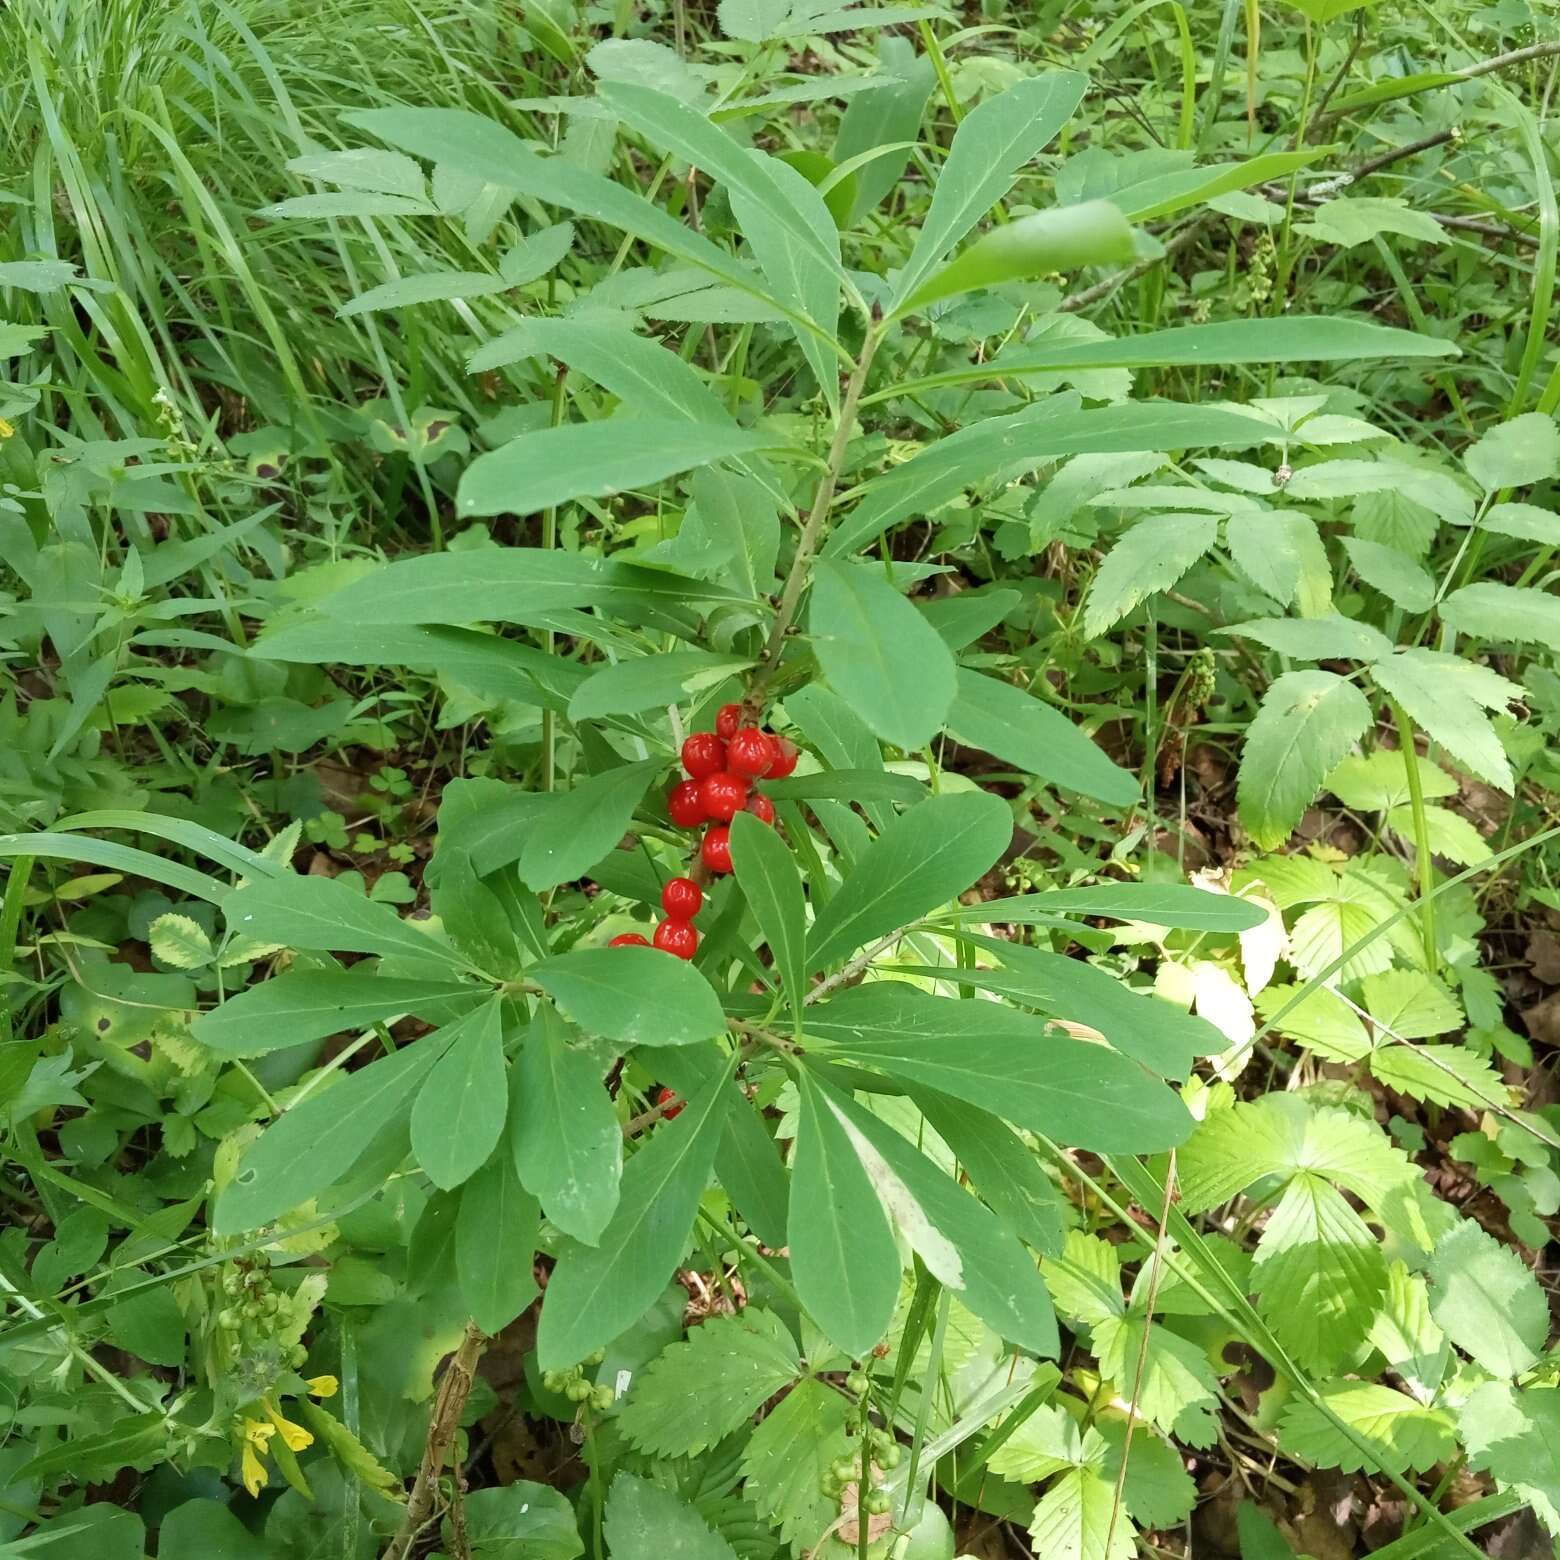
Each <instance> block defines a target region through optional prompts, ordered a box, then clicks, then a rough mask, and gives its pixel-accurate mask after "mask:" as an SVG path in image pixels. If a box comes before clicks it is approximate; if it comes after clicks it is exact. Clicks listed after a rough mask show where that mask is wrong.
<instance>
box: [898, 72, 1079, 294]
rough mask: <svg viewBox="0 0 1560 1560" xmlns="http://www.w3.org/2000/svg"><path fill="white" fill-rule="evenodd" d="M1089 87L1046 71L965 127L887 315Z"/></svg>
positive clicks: (993, 100) (987, 105)
mask: <svg viewBox="0 0 1560 1560" xmlns="http://www.w3.org/2000/svg"><path fill="white" fill-rule="evenodd" d="M1087 85H1088V81H1087V79H1086V78H1085V77H1083V76H1081V75H1078V74H1077V73H1076V72H1074V71H1065V70H1058V71H1047V72H1045V73H1044V74H1043V75H1039V76H1033V77H1031V78H1030V79H1029V80H1028V81H1021V82H1019V83H1018V84H1017V85H1016V86H1012V87H1009V88H1008V90H1007V91H1006V92H1000V93H998V94H997V95H996V96H995V97H989V98H987V99H986V101H985V102H984V103H982V104H981V105H980V106H979V107H978V108H977V109H976V110H975V111H974V112H973V113H972V114H970V115H969V116H968V117H967V118H966V119H965V120H964V122H963V123H962V124H961V125H960V126H959V129H958V133H957V134H956V135H955V136H954V138H953V144H952V146H950V147H949V149H948V158H947V161H946V162H944V163H943V166H942V172H941V174H940V176H939V177H938V180H937V185H936V188H935V189H934V191H933V192H932V205H931V209H930V210H929V211H928V212H927V214H926V218H925V220H924V221H923V222H922V224H921V231H920V232H919V233H918V234H916V240H915V245H914V247H913V248H912V249H911V251H910V258H909V259H908V260H906V261H905V264H904V267H903V268H902V269H901V271H900V273H899V277H898V283H897V286H896V289H895V293H894V301H893V303H892V305H891V306H890V308H889V311H888V312H889V313H890V314H891V315H892V314H896V313H899V312H901V308H902V304H903V300H904V299H906V298H908V297H910V296H911V295H912V294H914V293H915V292H916V291H917V290H918V289H919V288H920V287H921V285H922V283H923V282H925V280H926V278H927V277H928V276H930V275H931V273H932V271H933V269H934V268H935V267H936V265H937V262H938V261H939V260H941V259H942V257H943V256H944V255H945V254H947V253H948V251H949V250H950V249H952V248H953V246H954V245H955V244H957V243H958V242H959V240H960V239H961V238H963V237H964V235H965V234H966V233H968V232H969V230H970V229H971V228H972V227H974V226H975V224H976V223H977V222H979V221H980V220H981V218H982V217H984V216H985V215H986V213H987V212H989V211H990V210H991V208H992V207H993V206H995V205H996V203H997V202H998V201H999V200H1001V199H1002V197H1003V196H1004V195H1006V194H1007V192H1008V190H1009V188H1010V187H1011V186H1012V183H1013V180H1014V179H1015V178H1016V177H1017V175H1018V172H1019V170H1020V169H1021V168H1022V167H1023V166H1024V164H1025V163H1027V162H1028V161H1029V160H1030V158H1032V157H1033V156H1035V154H1036V153H1037V152H1039V151H1040V150H1041V149H1042V148H1043V147H1044V146H1045V144H1046V142H1048V141H1049V140H1050V139H1051V137H1052V136H1054V135H1055V134H1056V132H1057V131H1058V130H1060V129H1061V128H1062V126H1063V125H1064V124H1066V123H1067V121H1068V120H1069V119H1070V118H1071V117H1072V112H1073V110H1074V109H1075V108H1077V106H1078V104H1079V102H1080V101H1081V100H1082V98H1083V93H1084V89H1085V87H1086V86H1087Z"/></svg>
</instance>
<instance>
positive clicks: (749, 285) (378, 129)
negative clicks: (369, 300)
mask: <svg viewBox="0 0 1560 1560" xmlns="http://www.w3.org/2000/svg"><path fill="white" fill-rule="evenodd" d="M346 117H347V119H348V120H349V121H350V122H351V123H353V124H355V125H357V126H358V127H359V128H360V129H363V130H367V131H368V132H369V134H370V135H377V136H378V137H379V138H380V140H382V141H388V142H389V143H390V144H391V145H392V146H398V147H401V148H402V149H403V150H405V151H408V152H411V153H413V154H414V155H416V156H418V157H426V158H428V159H430V160H431V161H434V162H436V163H444V164H447V165H448V166H450V167H452V168H456V169H459V170H460V171H461V172H463V173H467V174H471V175H473V176H475V177H477V178H480V179H482V180H484V181H485V182H486V183H488V184H492V185H495V186H496V187H497V188H499V189H506V190H514V191H515V192H516V193H517V194H521V195H530V196H533V197H534V198H535V199H537V200H540V201H544V202H546V203H547V204H548V205H550V206H557V207H559V208H561V209H562V210H564V211H572V212H574V213H575V214H576V215H577V216H582V217H590V218H592V219H593V220H595V221H597V222H605V223H606V224H607V225H608V226H610V227H616V228H620V229H622V230H623V231H624V232H627V233H633V234H636V235H637V236H639V237H640V238H643V239H645V240H646V241H647V242H649V243H652V244H655V245H656V246H658V247H659V248H661V249H664V250H665V251H666V252H667V254H669V255H676V256H677V258H678V259H680V260H685V261H686V262H687V263H688V264H689V265H694V266H697V267H698V268H699V269H700V270H701V271H707V272H709V273H710V274H711V275H713V276H716V277H719V278H720V280H721V281H723V282H725V283H726V284H727V285H728V286H731V287H735V288H737V289H738V290H739V291H741V292H745V293H748V294H751V295H752V296H753V297H755V298H761V299H763V300H764V301H765V302H766V303H769V304H772V305H774V307H776V308H778V309H781V310H782V312H785V313H787V314H788V315H790V314H791V313H792V311H791V310H789V309H788V308H787V307H786V306H785V305H784V304H783V303H782V302H781V301H780V300H779V299H778V298H776V297H774V296H772V294H771V293H770V291H769V289H767V288H766V287H765V286H764V284H763V282H762V281H761V279H760V278H759V277H758V276H757V275H756V274H755V273H754V272H752V271H750V270H749V269H748V268H747V267H746V266H743V265H741V264H739V263H738V262H737V261H735V260H733V259H732V258H731V256H730V255H728V254H726V252H725V251H724V250H722V249H720V248H719V247H718V246H716V245H715V244H712V243H711V242H710V241H709V240H708V239H707V238H705V237H703V236H702V235H701V234H698V233H695V232H694V231H693V229H692V228H690V227H688V226H686V225H685V224H683V223H681V222H679V221H677V220H676V219H675V218H674V217H671V216H668V215H667V213H666V212H664V211H662V210H661V209H660V208H659V207H657V206H654V205H652V204H651V203H650V202H649V201H647V200H646V199H645V198H644V197H643V196H641V195H638V194H636V193H635V192H634V191H632V190H628V189H625V188H624V187H623V186H622V185H620V184H615V183H614V182H613V181H612V180H611V179H608V178H604V177H603V176H602V175H600V174H597V173H592V172H590V171H589V170H588V169H585V168H582V167H580V166H579V165H578V164H577V163H572V162H568V161H565V160H564V159H562V158H559V157H541V156H538V155H537V153H536V152H534V151H532V150H531V149H530V147H528V146H527V145H526V144H525V143H524V142H523V141H521V140H520V139H519V137H518V136H515V135H514V134H512V133H511V132H510V131H508V130H506V129H505V128H504V127H503V126H502V125H500V124H497V123H495V122H494V121H493V120H491V119H487V118H484V117H483V116H482V115H480V114H473V113H468V112H467V111H465V110H463V109H446V108H384V109H360V110H357V111H356V112H354V113H351V114H348V115H347V116H346ZM807 323H808V324H810V325H812V328H813V329H814V330H817V331H821V330H822V327H821V326H818V325H816V324H813V323H812V322H810V321H809V322H807Z"/></svg>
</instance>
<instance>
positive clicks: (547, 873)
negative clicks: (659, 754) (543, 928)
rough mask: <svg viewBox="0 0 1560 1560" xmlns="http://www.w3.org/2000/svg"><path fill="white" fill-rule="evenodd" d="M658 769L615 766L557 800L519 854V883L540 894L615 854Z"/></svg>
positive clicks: (650, 765)
mask: <svg viewBox="0 0 1560 1560" xmlns="http://www.w3.org/2000/svg"><path fill="white" fill-rule="evenodd" d="M660 768H661V765H660V764H658V763H656V762H655V761H653V760H650V761H647V762H645V763H641V764H621V765H619V766H618V767H617V768H616V769H609V770H607V771H606V772H605V773H604V774H599V775H591V776H590V777H589V778H588V779H585V780H582V781H581V782H580V783H579V784H578V785H576V786H574V787H573V788H572V789H571V790H569V791H567V792H565V793H564V794H563V795H562V796H560V797H557V798H556V799H555V800H554V801H553V803H552V804H551V806H550V807H548V809H547V811H546V812H544V813H543V814H542V816H541V818H540V819H539V820H538V823H537V825H536V827H534V828H533V829H532V830H531V831H530V833H529V834H528V835H527V836H526V841H525V848H524V849H523V850H522V851H521V852H520V877H521V879H522V881H523V882H524V883H525V884H526V885H527V887H529V888H534V889H536V890H537V891H538V892H540V891H541V890H543V889H548V888H556V887H557V886H558V884H560V883H568V882H571V881H572V880H573V879H575V878H577V877H579V875H580V874H581V873H582V872H584V871H585V870H586V868H588V867H593V866H594V865H595V864H596V863H597V862H598V861H600V860H601V859H602V857H604V856H605V855H606V854H607V853H608V852H609V851H611V850H614V849H616V847H617V844H618V842H619V841H620V840H621V839H622V838H623V835H624V834H625V833H626V832H627V830H628V825H629V820H630V819H631V818H632V817H633V816H634V809H635V808H636V807H637V806H638V805H639V802H640V798H641V797H643V796H644V794H645V792H646V790H648V789H649V786H650V782H651V780H652V779H654V778H655V776H656V774H657V773H658V772H659V770H660Z"/></svg>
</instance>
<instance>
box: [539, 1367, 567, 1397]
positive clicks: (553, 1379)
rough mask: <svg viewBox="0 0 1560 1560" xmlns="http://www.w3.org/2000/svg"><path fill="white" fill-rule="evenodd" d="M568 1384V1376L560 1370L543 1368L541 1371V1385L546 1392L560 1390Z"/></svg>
mask: <svg viewBox="0 0 1560 1560" xmlns="http://www.w3.org/2000/svg"><path fill="white" fill-rule="evenodd" d="M568 1384H569V1378H568V1377H567V1376H565V1375H564V1374H563V1372H562V1371H561V1370H544V1371H543V1372H542V1386H543V1387H544V1388H545V1389H546V1390H547V1391H548V1392H562V1391H563V1389H564V1388H565V1387H566V1386H567V1385H568Z"/></svg>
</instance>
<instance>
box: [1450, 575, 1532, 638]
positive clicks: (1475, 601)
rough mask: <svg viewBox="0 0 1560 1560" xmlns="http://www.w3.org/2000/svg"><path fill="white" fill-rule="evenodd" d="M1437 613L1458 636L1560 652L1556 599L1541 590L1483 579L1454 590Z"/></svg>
mask: <svg viewBox="0 0 1560 1560" xmlns="http://www.w3.org/2000/svg"><path fill="white" fill-rule="evenodd" d="M1440 610H1441V617H1442V619H1443V620H1444V621H1445V622H1448V623H1450V624H1451V625H1452V627H1453V628H1455V629H1457V631H1458V632H1459V633H1463V634H1472V635H1473V636H1475V637H1476V638H1479V639H1493V640H1495V641H1496V643H1497V644H1509V643H1513V642H1515V643H1516V644H1522V645H1543V646H1544V647H1545V648H1546V649H1549V650H1554V651H1556V652H1560V597H1556V596H1554V595H1551V594H1549V593H1547V592H1545V591H1542V590H1535V589H1533V588H1531V587H1527V586H1524V587H1522V588H1520V589H1519V588H1518V587H1517V586H1515V585H1503V584H1501V583H1500V581H1498V580H1483V581H1481V582H1480V583H1479V584H1477V585H1464V586H1463V588H1462V589H1461V590H1454V591H1453V592H1452V593H1451V595H1450V596H1448V597H1447V598H1446V600H1445V601H1443V602H1442V603H1441V609H1440Z"/></svg>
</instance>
